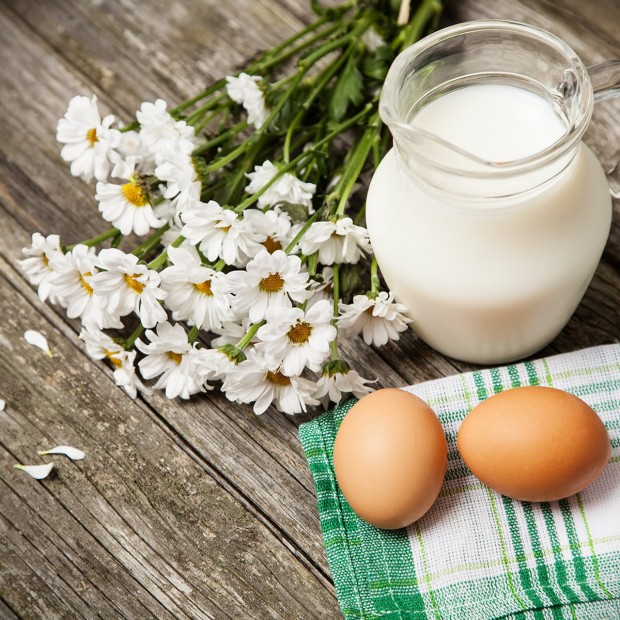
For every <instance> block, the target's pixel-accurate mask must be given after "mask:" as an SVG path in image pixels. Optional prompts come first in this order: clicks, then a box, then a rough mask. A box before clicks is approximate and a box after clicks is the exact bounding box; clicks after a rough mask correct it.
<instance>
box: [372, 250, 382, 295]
mask: <svg viewBox="0 0 620 620" xmlns="http://www.w3.org/2000/svg"><path fill="white" fill-rule="evenodd" d="M378 270H379V264H378V263H377V257H376V256H375V255H374V254H373V255H372V263H371V264H370V294H371V295H372V296H373V297H376V296H377V293H378V292H379V289H380V288H381V281H380V280H379V275H378Z"/></svg>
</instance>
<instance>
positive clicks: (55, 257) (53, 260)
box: [17, 232, 64, 305]
mask: <svg viewBox="0 0 620 620" xmlns="http://www.w3.org/2000/svg"><path fill="white" fill-rule="evenodd" d="M22 254H23V255H24V256H25V257H26V258H24V259H22V260H20V261H17V262H18V264H19V266H20V267H21V269H22V271H23V272H24V275H25V276H26V278H27V279H28V282H30V284H32V285H33V286H36V287H38V294H39V299H40V300H41V301H46V300H47V299H49V300H50V302H51V303H60V304H61V305H64V300H63V298H62V297H61V296H59V295H57V294H56V293H55V291H54V279H53V276H54V269H55V265H58V264H59V263H60V262H62V260H63V253H62V251H61V249H60V237H59V236H58V235H48V236H47V237H44V236H43V235H42V234H41V233H38V232H36V233H33V234H32V244H31V245H30V247H27V248H22Z"/></svg>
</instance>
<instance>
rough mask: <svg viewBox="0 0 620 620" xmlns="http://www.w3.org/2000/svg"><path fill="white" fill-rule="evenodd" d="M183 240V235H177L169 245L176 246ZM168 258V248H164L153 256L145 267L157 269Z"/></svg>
mask: <svg viewBox="0 0 620 620" xmlns="http://www.w3.org/2000/svg"><path fill="white" fill-rule="evenodd" d="M183 241H185V237H184V236H183V235H179V236H178V237H177V238H176V239H175V240H174V241H173V242H172V243H171V244H170V245H171V246H172V247H173V248H178V247H179V246H180V245H181V244H182V243H183ZM167 260H168V250H167V249H165V250H164V251H163V252H162V253H161V254H160V255H159V256H157V257H155V258H154V259H153V260H152V261H151V262H150V263H149V264H148V265H147V267H148V268H149V269H155V271H157V270H158V269H159V268H160V267H161V266H162V265H163V264H164V263H165V262H166V261H167Z"/></svg>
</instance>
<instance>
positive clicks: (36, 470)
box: [13, 463, 54, 480]
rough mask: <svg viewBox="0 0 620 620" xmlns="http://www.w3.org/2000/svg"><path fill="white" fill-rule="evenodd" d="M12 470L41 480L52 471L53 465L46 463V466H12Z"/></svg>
mask: <svg viewBox="0 0 620 620" xmlns="http://www.w3.org/2000/svg"><path fill="white" fill-rule="evenodd" d="M13 468H14V469H21V470H22V471H25V472H26V473H27V474H28V475H29V476H31V477H32V478H34V479H35V480H43V478H47V477H48V476H49V473H50V472H51V471H52V469H54V463H47V464H46V465H13Z"/></svg>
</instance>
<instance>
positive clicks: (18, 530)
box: [0, 265, 336, 618]
mask: <svg viewBox="0 0 620 620" xmlns="http://www.w3.org/2000/svg"><path fill="white" fill-rule="evenodd" d="M3 267H4V268H3V272H4V273H7V271H9V268H8V267H7V266H6V265H4V266H3ZM28 293H29V291H28ZM0 295H1V297H2V299H3V300H4V303H3V312H4V316H3V319H4V320H3V323H2V326H1V327H0V341H1V342H2V343H4V346H3V347H2V348H0V393H1V394H2V395H3V398H5V399H6V401H7V403H8V406H7V410H6V412H4V413H3V414H2V415H3V418H4V419H3V433H2V437H1V439H0V452H1V454H2V466H1V467H0V481H2V484H3V485H4V486H3V489H7V492H6V493H5V492H2V493H1V494H0V498H1V499H0V511H1V514H2V525H3V538H4V537H5V536H6V537H7V538H8V541H9V551H10V554H8V555H7V556H6V557H3V558H2V559H1V560H0V561H2V562H3V563H4V562H10V564H9V566H7V567H6V568H7V570H4V568H5V566H3V570H2V571H1V574H0V589H1V591H2V593H3V596H4V598H5V599H6V600H7V601H8V602H9V604H10V605H11V606H16V607H17V608H19V609H20V613H21V609H22V604H23V602H24V599H23V597H24V596H25V594H26V593H27V590H26V591H24V589H25V585H26V584H28V583H36V582H37V581H39V580H43V581H44V582H45V584H46V587H48V588H49V589H50V595H49V597H47V598H46V597H45V596H44V595H43V594H44V592H45V590H46V587H44V586H43V585H41V587H35V588H34V591H35V592H36V591H38V590H41V592H42V595H41V598H40V599H37V601H36V605H40V606H42V607H41V609H42V610H46V611H45V613H41V614H40V615H39V617H53V616H54V614H57V615H58V616H59V617H60V616H62V614H63V612H62V606H63V605H64V604H65V603H66V604H67V605H69V604H70V605H71V606H73V608H74V609H73V611H74V613H75V614H77V615H83V616H88V609H91V608H92V609H99V610H100V611H101V613H102V614H103V615H104V616H106V615H107V616H108V617H110V615H109V614H111V613H113V612H114V610H115V608H117V611H118V613H119V615H121V616H126V617H144V616H145V615H147V614H148V615H159V616H162V617H168V616H167V614H170V617H186V616H192V617H198V618H200V617H202V618H209V617H238V616H239V614H241V613H243V614H244V615H245V616H247V617H256V618H264V617H273V618H278V617H282V618H289V617H297V618H309V617H326V615H325V614H327V617H329V614H333V613H335V609H336V607H335V599H334V597H333V594H331V593H330V591H329V590H327V589H326V588H324V587H323V586H322V585H321V582H320V581H319V580H317V579H316V578H315V577H313V576H312V574H311V573H310V572H309V571H308V569H307V568H306V567H304V566H303V565H302V564H301V563H300V562H299V561H297V560H296V559H295V557H294V556H293V555H292V554H291V553H290V551H289V549H287V548H286V547H285V546H284V545H282V543H281V542H280V540H279V539H278V537H277V536H274V534H272V533H271V532H269V531H268V530H267V529H266V528H265V527H264V526H263V525H262V524H261V523H260V522H259V521H258V520H257V519H256V518H255V517H254V516H253V515H252V514H250V513H249V512H247V511H246V510H245V509H244V508H243V506H242V505H241V504H240V503H239V502H237V501H236V500H234V499H233V498H232V497H231V496H230V494H229V493H228V492H227V491H226V490H225V489H223V488H222V487H221V485H220V484H219V481H218V480H216V479H214V478H213V477H212V476H211V475H210V472H209V471H207V470H206V468H205V467H203V466H202V464H201V463H200V462H197V461H196V460H195V459H194V458H192V457H191V456H190V455H188V454H186V453H185V452H183V451H182V450H181V449H179V448H178V446H177V445H176V444H175V443H174V442H173V441H170V438H169V436H168V435H167V433H166V432H165V430H164V429H163V428H162V427H161V426H160V425H159V424H158V423H157V420H156V419H155V420H154V419H153V416H151V415H150V412H149V410H148V409H147V408H145V407H144V405H141V404H140V403H136V402H133V401H130V400H129V399H128V398H126V397H125V396H124V395H123V394H122V393H120V392H119V391H118V390H117V389H116V388H115V387H114V386H113V385H112V382H111V381H110V380H109V375H108V373H107V371H106V370H105V369H104V368H102V367H100V366H97V365H93V364H92V362H91V361H90V360H88V359H87V358H85V357H84V356H83V355H82V354H79V353H78V354H77V355H76V348H75V345H74V343H72V342H71V341H70V340H69V339H67V337H66V335H65V334H63V333H61V332H59V331H58V330H57V329H56V328H54V327H53V326H52V325H51V324H49V323H48V322H47V321H46V320H45V319H44V318H43V317H42V316H41V315H40V314H39V313H38V312H37V310H36V309H35V308H34V307H33V303H32V301H33V300H31V299H27V297H28V296H29V295H27V297H24V296H22V293H21V291H20V290H19V289H16V288H14V287H13V286H12V285H11V284H9V282H8V281H7V280H6V278H5V277H2V278H1V279H0ZM27 328H40V329H42V330H43V331H44V332H45V333H46V335H47V336H48V339H49V341H50V344H51V346H52V349H53V351H54V358H52V359H49V358H47V357H46V356H45V355H43V354H42V353H41V352H40V351H39V350H37V349H35V348H32V347H30V346H29V345H27V344H26V343H25V342H24V341H23V339H22V338H21V336H20V334H22V333H23V331H24V330H25V329H27ZM7 343H8V345H9V347H8V348H7ZM33 377H40V378H41V380H40V381H34V382H33V380H32V379H33ZM58 443H69V444H73V445H76V446H79V447H80V448H82V449H84V450H85V451H86V453H87V458H86V459H85V460H84V461H82V462H80V463H71V462H69V461H67V460H66V459H62V458H59V457H52V458H54V460H55V462H56V463H57V465H58V468H57V471H58V474H57V475H56V476H55V477H53V478H51V479H49V480H46V481H44V482H43V483H36V482H34V481H33V480H31V479H30V478H28V477H27V476H26V475H25V474H24V473H23V472H19V471H17V470H13V469H11V464H12V463H13V462H16V461H19V462H29V461H32V460H33V458H34V460H35V461H38V460H39V459H37V458H36V457H34V455H35V453H36V450H38V449H43V448H44V447H49V446H51V445H56V444H58ZM26 541H27V544H26ZM30 546H32V549H30ZM35 549H39V550H40V551H39V552H38V553H39V554H40V557H39V556H38V555H37V553H35V552H34V550H35ZM11 555H12V556H17V557H21V559H22V564H21V565H20V563H13V562H11ZM37 558H38V559H37ZM9 567H12V568H11V570H8V568H9ZM46 567H47V568H46ZM37 575H38V578H37V577H36V576H37ZM33 580H34V581H33ZM88 582H90V585H89V583H88ZM257 583H259V584H260V587H257ZM95 584H96V587H95ZM129 587H130V590H129V591H127V590H128V588H129ZM59 601H60V603H59ZM33 604H34V603H33ZM38 609H39V608H38V607H37V608H36V609H34V608H33V613H32V616H31V617H36V616H37V615H38ZM24 613H25V612H24ZM114 613H116V612H114Z"/></svg>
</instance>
